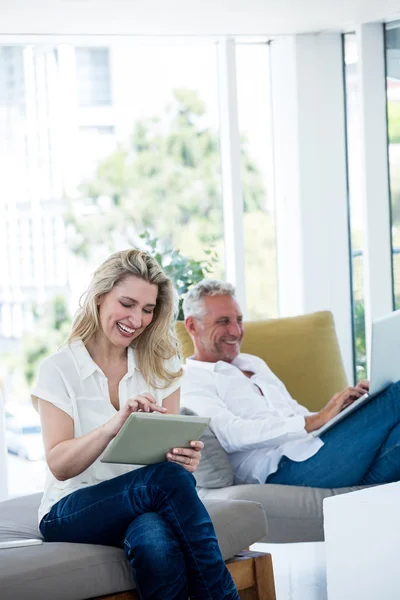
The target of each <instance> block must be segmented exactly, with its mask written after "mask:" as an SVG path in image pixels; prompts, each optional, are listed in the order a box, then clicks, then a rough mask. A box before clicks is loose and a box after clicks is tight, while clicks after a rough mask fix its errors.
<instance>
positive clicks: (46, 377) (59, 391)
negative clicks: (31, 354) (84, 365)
mask: <svg viewBox="0 0 400 600" xmlns="http://www.w3.org/2000/svg"><path fill="white" fill-rule="evenodd" d="M31 394H32V396H36V397H37V398H40V399H41V400H46V401H47V402H51V403H52V404H54V406H56V407H57V408H60V409H61V410H63V411H64V412H65V413H67V415H69V416H70V417H71V418H72V419H73V418H74V413H73V405H72V400H71V397H70V395H69V394H68V390H67V386H66V383H65V380H64V377H63V375H62V372H61V369H60V368H59V367H58V365H57V363H56V360H55V355H53V356H49V357H48V358H46V359H45V360H43V361H42V362H41V363H40V366H39V370H38V373H37V377H36V382H35V384H34V386H33V389H32V392H31Z"/></svg>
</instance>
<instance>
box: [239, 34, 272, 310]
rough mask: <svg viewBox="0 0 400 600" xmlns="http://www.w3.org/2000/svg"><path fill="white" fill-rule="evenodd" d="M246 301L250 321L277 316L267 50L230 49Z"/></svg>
mask: <svg viewBox="0 0 400 600" xmlns="http://www.w3.org/2000/svg"><path fill="white" fill-rule="evenodd" d="M236 63H237V89H238V110H239V129H240V134H241V159H242V165H241V167H242V185H243V201H244V213H245V214H244V223H243V224H244V243H245V253H246V257H245V258H246V299H247V310H248V315H249V318H250V319H260V318H264V319H265V318H271V317H276V316H278V291H277V272H276V243H275V213H274V197H273V187H272V154H271V153H272V141H271V140H272V135H271V102H270V76H269V45H268V44H239V45H237V47H236Z"/></svg>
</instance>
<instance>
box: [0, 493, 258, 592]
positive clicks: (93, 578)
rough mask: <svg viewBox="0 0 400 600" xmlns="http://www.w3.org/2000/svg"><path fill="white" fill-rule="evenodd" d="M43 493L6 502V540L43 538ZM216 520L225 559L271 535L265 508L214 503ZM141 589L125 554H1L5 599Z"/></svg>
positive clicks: (93, 549) (56, 550)
mask: <svg viewBox="0 0 400 600" xmlns="http://www.w3.org/2000/svg"><path fill="white" fill-rule="evenodd" d="M40 498H41V494H33V495H31V496H23V497H20V498H15V499H11V500H7V501H5V502H1V503H0V540H2V541H5V540H9V539H22V538H25V539H27V538H39V537H40V533H39V531H38V528H37V525H36V522H37V511H38V507H39V503H40ZM205 505H206V507H207V509H208V511H209V513H210V516H211V518H212V520H213V523H214V526H215V530H216V533H217V537H218V542H219V544H220V548H221V551H222V555H223V557H224V559H225V560H227V559H228V558H231V557H232V556H234V555H235V554H237V553H238V552H240V550H243V548H246V547H248V546H249V545H250V544H252V543H254V542H256V541H258V540H259V539H260V538H261V537H263V536H264V535H265V534H266V531H267V524H266V518H265V513H264V510H263V508H262V506H261V505H260V504H256V503H254V502H246V501H240V500H239V501H238V500H236V501H231V502H230V501H226V500H218V499H211V500H207V501H206V502H205ZM134 587H135V584H134V581H133V578H132V574H131V571H130V568H129V564H128V562H127V560H126V559H125V555H124V553H123V551H122V550H121V549H119V548H113V547H111V546H98V545H92V544H69V543H47V542H44V543H43V544H42V545H40V546H27V547H22V548H13V549H3V550H0V590H1V594H0V596H1V600H26V598H29V600H46V599H47V598H48V599H49V600H50V599H51V600H54V598H57V600H84V599H85V598H93V597H96V596H104V595H107V594H112V593H117V592H122V591H126V590H129V589H133V588H134Z"/></svg>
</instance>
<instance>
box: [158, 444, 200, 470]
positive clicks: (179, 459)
mask: <svg viewBox="0 0 400 600" xmlns="http://www.w3.org/2000/svg"><path fill="white" fill-rule="evenodd" d="M190 446H191V448H174V449H173V450H172V452H168V453H167V455H166V456H167V461H168V462H176V463H178V464H180V465H182V467H184V468H185V469H186V471H189V473H194V471H195V470H196V469H197V467H198V466H199V463H200V459H201V451H202V450H203V448H204V444H203V442H200V441H196V442H190Z"/></svg>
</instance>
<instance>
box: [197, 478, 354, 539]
mask: <svg viewBox="0 0 400 600" xmlns="http://www.w3.org/2000/svg"><path fill="white" fill-rule="evenodd" d="M358 489H361V488H360V487H348V488H337V489H317V488H310V487H302V486H291V485H274V484H270V483H266V484H247V485H234V486H231V487H228V488H221V489H218V490H207V489H200V490H199V496H200V497H201V498H202V499H203V500H204V502H205V503H206V502H209V500H210V498H216V499H219V500H233V499H240V500H249V501H253V502H259V503H261V504H262V506H263V507H264V510H265V514H266V515H267V521H268V535H267V537H266V538H265V539H263V540H262V541H265V542H276V543H279V542H282V543H283V542H318V541H321V540H323V539H324V527H323V512H322V503H323V499H324V498H329V497H331V496H336V495H339V494H346V493H348V492H354V491H356V490H358Z"/></svg>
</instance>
